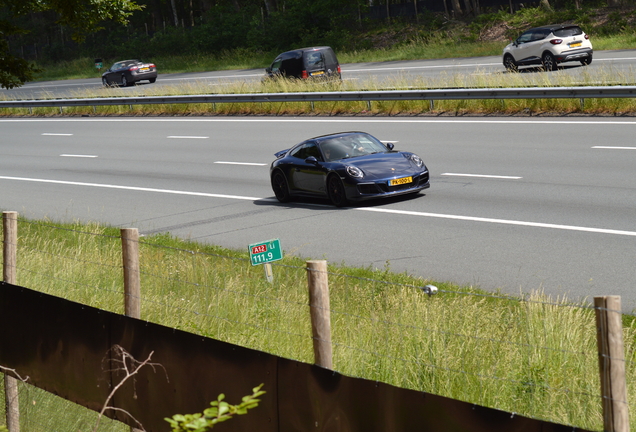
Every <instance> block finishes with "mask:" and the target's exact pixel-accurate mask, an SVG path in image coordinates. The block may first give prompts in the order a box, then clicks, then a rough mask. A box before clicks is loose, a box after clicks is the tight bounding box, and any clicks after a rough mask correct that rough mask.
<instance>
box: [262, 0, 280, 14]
mask: <svg viewBox="0 0 636 432" xmlns="http://www.w3.org/2000/svg"><path fill="white" fill-rule="evenodd" d="M265 10H266V11H267V15H270V14H273V13H274V12H276V11H277V10H278V5H277V4H276V0H265Z"/></svg>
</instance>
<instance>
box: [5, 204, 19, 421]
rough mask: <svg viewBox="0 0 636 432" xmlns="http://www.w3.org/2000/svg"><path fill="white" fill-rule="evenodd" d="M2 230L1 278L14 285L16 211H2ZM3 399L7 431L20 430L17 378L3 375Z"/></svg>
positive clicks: (16, 250) (16, 234) (16, 248)
mask: <svg viewBox="0 0 636 432" xmlns="http://www.w3.org/2000/svg"><path fill="white" fill-rule="evenodd" d="M2 230H3V231H2V232H3V239H4V242H3V248H2V253H3V260H2V263H3V265H2V280H3V281H4V282H6V283H10V284H12V285H15V284H16V283H17V271H16V268H17V263H18V213H17V212H10V211H6V212H2ZM4 399H5V407H6V420H7V428H9V432H20V398H19V394H18V380H17V379H15V378H13V377H12V376H9V375H6V374H5V375H4Z"/></svg>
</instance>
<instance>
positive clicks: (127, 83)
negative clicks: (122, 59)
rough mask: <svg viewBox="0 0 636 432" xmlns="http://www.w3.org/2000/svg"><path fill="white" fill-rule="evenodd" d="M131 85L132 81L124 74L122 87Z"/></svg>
mask: <svg viewBox="0 0 636 432" xmlns="http://www.w3.org/2000/svg"><path fill="white" fill-rule="evenodd" d="M129 85H130V83H129V82H128V78H126V75H122V76H121V86H122V87H128V86H129Z"/></svg>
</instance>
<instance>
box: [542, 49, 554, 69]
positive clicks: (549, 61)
mask: <svg viewBox="0 0 636 432" xmlns="http://www.w3.org/2000/svg"><path fill="white" fill-rule="evenodd" d="M541 63H542V64H543V69H545V70H547V71H554V70H556V69H557V63H556V60H555V58H554V56H553V55H552V53H549V52H547V53H544V54H543V57H541Z"/></svg>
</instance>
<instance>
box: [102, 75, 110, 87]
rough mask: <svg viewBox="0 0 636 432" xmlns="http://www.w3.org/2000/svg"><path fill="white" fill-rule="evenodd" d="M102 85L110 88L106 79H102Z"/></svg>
mask: <svg viewBox="0 0 636 432" xmlns="http://www.w3.org/2000/svg"><path fill="white" fill-rule="evenodd" d="M102 85H103V86H104V87H109V85H108V80H107V79H106V77H102Z"/></svg>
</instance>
